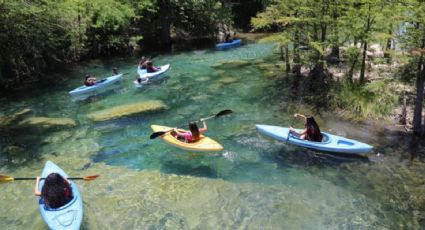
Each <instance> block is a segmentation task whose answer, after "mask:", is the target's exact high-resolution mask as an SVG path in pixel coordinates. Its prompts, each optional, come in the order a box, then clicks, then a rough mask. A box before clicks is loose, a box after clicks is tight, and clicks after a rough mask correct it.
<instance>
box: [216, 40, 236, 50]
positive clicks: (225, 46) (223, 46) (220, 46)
mask: <svg viewBox="0 0 425 230" xmlns="http://www.w3.org/2000/svg"><path fill="white" fill-rule="evenodd" d="M241 44H242V41H241V39H234V40H233V41H232V42H223V43H218V44H216V45H215V48H216V49H217V50H226V49H230V48H234V47H238V46H240V45H241Z"/></svg>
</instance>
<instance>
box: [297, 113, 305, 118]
mask: <svg viewBox="0 0 425 230" xmlns="http://www.w3.org/2000/svg"><path fill="white" fill-rule="evenodd" d="M294 117H295V118H296V117H302V118H304V119H307V117H306V116H305V115H302V114H299V113H296V114H294Z"/></svg>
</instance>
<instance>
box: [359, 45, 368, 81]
mask: <svg viewBox="0 0 425 230" xmlns="http://www.w3.org/2000/svg"><path fill="white" fill-rule="evenodd" d="M366 52H367V41H365V42H364V43H363V55H362V63H361V68H360V79H359V83H360V84H363V83H364V82H365V70H366Z"/></svg>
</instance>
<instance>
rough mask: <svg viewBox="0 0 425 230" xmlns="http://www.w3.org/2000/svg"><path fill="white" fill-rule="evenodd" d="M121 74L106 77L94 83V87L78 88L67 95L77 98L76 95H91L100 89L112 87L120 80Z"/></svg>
mask: <svg viewBox="0 0 425 230" xmlns="http://www.w3.org/2000/svg"><path fill="white" fill-rule="evenodd" d="M122 76H123V75H122V74H118V75H114V76H110V77H107V78H105V79H102V80H100V81H96V84H95V85H92V86H85V85H83V86H80V87H78V88H76V89H74V90H72V91H69V94H70V95H71V96H77V95H82V94H91V93H94V92H97V91H99V90H100V89H104V88H106V87H108V86H110V85H113V84H114V83H116V82H118V81H120V80H121V79H122Z"/></svg>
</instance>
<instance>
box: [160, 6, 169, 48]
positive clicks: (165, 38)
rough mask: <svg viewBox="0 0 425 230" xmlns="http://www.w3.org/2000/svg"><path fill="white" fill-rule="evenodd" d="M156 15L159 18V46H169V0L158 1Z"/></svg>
mask: <svg viewBox="0 0 425 230" xmlns="http://www.w3.org/2000/svg"><path fill="white" fill-rule="evenodd" d="M158 7H159V11H158V15H159V16H160V19H159V20H160V26H161V31H160V38H159V40H160V42H161V46H169V45H171V20H170V14H171V10H170V1H169V0H159V1H158Z"/></svg>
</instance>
